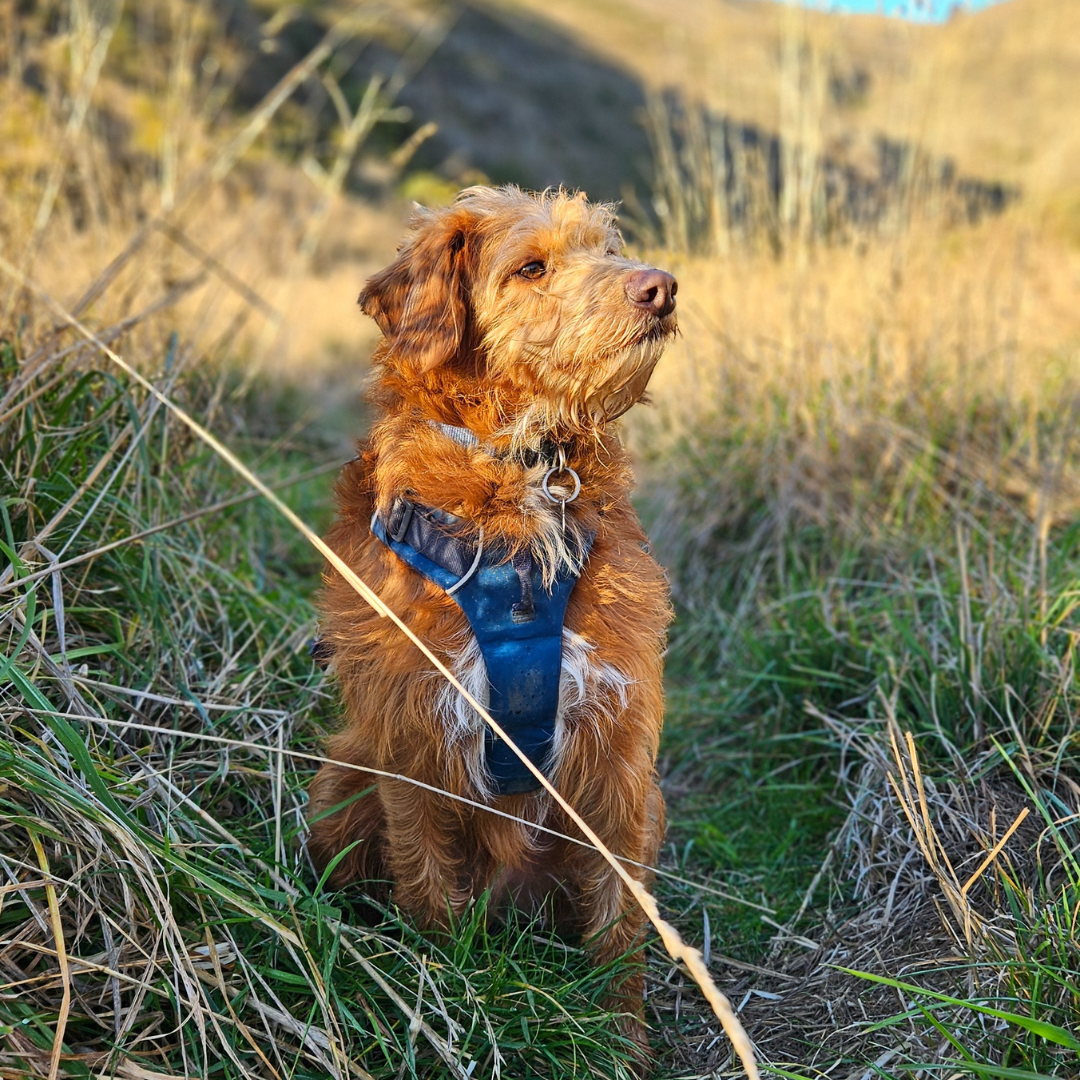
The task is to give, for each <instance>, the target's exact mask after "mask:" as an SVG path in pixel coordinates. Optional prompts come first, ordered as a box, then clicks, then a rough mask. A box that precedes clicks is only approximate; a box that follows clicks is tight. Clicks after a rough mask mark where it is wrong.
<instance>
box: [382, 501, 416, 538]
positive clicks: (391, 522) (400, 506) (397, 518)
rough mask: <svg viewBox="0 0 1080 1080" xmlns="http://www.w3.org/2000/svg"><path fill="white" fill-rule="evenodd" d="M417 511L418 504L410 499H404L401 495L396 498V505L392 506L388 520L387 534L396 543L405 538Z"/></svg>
mask: <svg viewBox="0 0 1080 1080" xmlns="http://www.w3.org/2000/svg"><path fill="white" fill-rule="evenodd" d="M415 512H416V506H415V505H414V504H413V503H411V502H409V500H408V499H403V498H402V497H401V496H400V495H399V496H398V497H397V498H396V499H395V500H394V505H393V506H391V507H390V516H389V519H388V520H387V522H386V535H387V536H389V537H390V539H391V540H393V541H394V543H395V544H400V543H401V541H402V540H404V539H405V534H406V533H407V532H408V531H409V526H410V525H411V524H412V518H413V514H414V513H415Z"/></svg>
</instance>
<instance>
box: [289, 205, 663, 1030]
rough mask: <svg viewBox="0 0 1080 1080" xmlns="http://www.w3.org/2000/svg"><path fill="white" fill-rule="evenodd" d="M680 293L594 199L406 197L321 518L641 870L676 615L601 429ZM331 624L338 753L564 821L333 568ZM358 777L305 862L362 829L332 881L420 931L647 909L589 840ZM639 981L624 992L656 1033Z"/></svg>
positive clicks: (564, 824) (652, 818) (596, 931)
mask: <svg viewBox="0 0 1080 1080" xmlns="http://www.w3.org/2000/svg"><path fill="white" fill-rule="evenodd" d="M675 291H676V283H675V279H674V278H673V277H671V275H670V274H667V273H664V272H663V271H661V270H656V269H653V268H651V267H648V266H645V265H643V264H642V263H640V262H635V261H633V260H631V259H628V258H626V257H625V255H624V254H623V245H622V240H621V237H620V235H619V232H618V229H617V227H616V224H615V218H614V215H613V210H612V208H611V207H609V206H603V205H593V204H590V203H588V202H587V201H586V199H585V197H584V195H569V194H566V193H564V192H561V191H560V192H557V193H551V192H549V193H545V194H543V195H529V194H525V193H524V192H522V191H519V190H518V189H516V188H512V187H508V188H499V189H492V188H483V187H477V188H471V189H469V190H467V191H464V192H462V193H461V195H459V196H458V198H457V200H456V201H455V202H454V203H453V205H452V206H450V207H448V208H446V209H444V210H435V211H418V213H417V215H416V217H415V219H414V221H413V223H412V227H411V231H410V233H409V235H408V237H407V238H406V240H405V241H404V243H403V244H402V246H401V248H400V251H399V254H398V257H397V259H396V261H395V262H394V263H393V264H392V265H391V266H389V267H388V268H387V269H385V270H383V271H382V272H381V273H379V274H377V275H376V276H375V277H373V278H372V279H371V280H370V281H369V282H368V284H367V287H366V288H365V289H364V291H363V293H362V294H361V296H360V303H361V306H362V308H363V310H364V312H365V313H366V314H368V315H370V316H371V317H372V318H374V319H375V320H376V322H377V323H378V324H379V327H380V329H381V330H382V333H383V338H382V342H381V343H380V345H379V347H378V350H377V351H376V353H375V357H374V362H375V365H376V372H377V381H376V383H375V387H374V390H373V393H372V397H373V400H374V402H375V404H376V406H377V408H378V409H379V410H380V416H379V419H378V421H377V423H376V424H375V426H374V429H373V430H372V433H371V436H370V438H369V439H368V441H367V442H366V443H365V444H364V445H363V446H362V448H361V454H360V456H359V457H358V458H357V459H356V460H355V461H353V462H351V463H350V464H348V465H347V466H346V467H345V469H344V471H343V472H342V474H341V478H340V480H339V482H338V485H337V501H338V516H337V519H336V521H335V523H334V525H333V527H332V528H331V530H330V532H329V533H328V535H327V541H328V542H329V544H330V545H331V546H332V547H333V548H334V549H335V551H337V552H338V553H339V554H340V555H341V556H342V558H344V559H345V560H346V561H347V562H348V563H349V565H350V566H352V567H353V568H354V569H355V571H356V572H357V573H358V574H359V575H360V576H361V577H362V578H363V579H364V580H365V581H366V582H367V583H368V584H369V585H371V586H372V587H373V588H374V589H375V590H376V591H377V592H378V593H379V594H380V596H381V597H382V598H383V599H384V600H385V601H386V603H387V604H388V605H389V606H390V607H391V608H393V609H394V610H395V611H397V612H398V613H399V614H400V615H402V616H403V617H404V618H405V619H406V620H407V622H408V624H409V625H410V627H411V628H412V629H413V630H414V631H415V633H416V634H417V635H418V636H419V637H420V638H421V639H422V640H424V641H425V642H427V643H428V645H429V646H430V647H431V648H432V649H433V650H435V651H436V652H437V654H438V655H439V656H440V657H442V658H444V661H445V663H446V664H447V665H448V666H449V667H450V669H451V670H453V671H454V672H455V673H456V674H457V676H458V678H460V680H461V681H462V683H463V684H464V685H465V686H466V687H468V688H469V690H470V692H471V693H473V694H474V695H475V696H476V697H477V698H478V699H479V700H481V701H482V702H485V703H488V705H489V708H490V709H491V710H492V712H493V714H495V715H496V719H500V721H501V722H502V723H503V725H504V727H507V728H508V730H510V731H511V733H512V734H513V733H515V732H516V733H517V735H516V738H519V739H520V741H521V743H522V745H523V748H526V749H527V752H528V753H529V756H530V757H531V758H532V759H533V760H534V761H535V762H536V763H537V764H538V765H539V766H540V767H541V768H543V769H544V771H545V772H546V775H547V776H548V777H549V778H550V780H551V781H552V783H553V784H554V785H555V787H556V788H557V789H558V790H559V791H560V792H561V794H562V795H563V796H564V797H565V798H566V799H567V800H568V801H569V802H570V804H571V805H572V806H574V807H575V808H576V809H577V810H578V812H579V813H580V814H581V815H582V816H583V817H584V818H585V820H586V821H588V822H589V824H590V825H591V826H592V827H593V828H594V829H595V830H596V832H597V833H598V834H599V835H600V837H601V838H602V839H603V841H604V842H605V843H606V844H607V845H608V846H609V847H610V848H611V849H612V850H613V851H614V852H615V853H616V854H617V855H621V856H624V857H626V858H628V859H632V860H634V861H635V862H638V863H644V864H646V865H648V864H652V863H653V861H654V859H655V856H656V853H657V848H658V846H659V843H660V840H661V837H662V834H663V829H664V804H663V798H662V796H661V794H660V790H659V788H658V787H657V783H656V776H655V769H654V764H655V759H656V752H657V741H658V737H659V734H660V727H661V723H662V718H663V691H662V685H661V666H662V665H661V652H662V649H663V646H664V641H665V633H666V627H667V624H668V620H669V614H670V612H669V603H668V591H667V587H666V584H665V580H664V576H663V573H662V571H661V570H660V568H659V566H657V564H656V563H655V562H654V561H653V559H652V558H651V557H650V555H649V553H648V545H647V543H646V538H645V536H644V534H643V532H642V529H641V525H640V523H639V522H638V518H637V516H636V514H635V512H634V510H633V507H632V506H631V504H630V501H629V497H628V493H629V490H630V486H631V474H630V468H629V464H628V461H627V456H626V453H625V451H624V450H623V448H622V446H621V444H620V442H619V440H618V437H617V436H616V434H615V433H614V432H613V431H612V430H611V422H612V421H613V420H614V419H615V418H616V417H618V416H620V415H621V414H622V413H624V412H625V411H626V410H627V409H628V408H629V407H630V406H631V405H633V404H634V403H635V402H636V401H638V400H639V399H640V398H641V396H642V394H643V393H644V391H645V386H646V383H647V382H648V380H649V376H650V375H651V373H652V370H653V368H654V366H655V364H656V362H657V360H658V359H659V357H660V354H661V352H662V351H663V349H664V345H665V343H666V342H667V340H668V338H669V337H671V336H672V334H674V333H675V329H676V324H675V315H674V308H675ZM563 604H565V611H563V608H562V605H563ZM560 616H562V618H561V621H560ZM322 619H323V621H322V638H321V642H320V649H321V652H322V653H323V655H325V656H326V657H328V658H330V662H331V664H332V667H333V670H334V672H335V673H336V675H337V678H338V680H339V681H340V683H341V688H342V692H343V694H344V698H345V706H346V718H345V723H344V727H343V728H342V730H341V731H340V733H338V734H337V735H335V736H334V737H333V738H332V739H331V740H330V742H329V745H328V753H329V755H330V756H331V757H333V758H335V759H338V760H341V761H345V762H352V763H355V764H358V765H364V766H368V767H374V768H377V769H381V770H385V771H387V772H391V773H396V774H400V775H403V776H406V777H410V778H412V779H414V780H419V781H422V782H423V783H424V784H427V785H430V786H431V787H433V788H437V789H443V790H446V791H449V792H453V793H456V794H458V795H462V796H465V797H466V798H468V799H471V800H473V801H478V802H482V803H489V804H490V805H493V806H495V807H497V808H498V809H499V810H502V811H504V812H506V813H508V814H511V815H513V816H514V817H517V818H520V819H524V820H525V821H528V822H535V823H537V824H540V825H543V826H545V827H547V828H548V829H552V830H555V831H557V832H562V833H566V834H569V835H576V830H575V828H574V826H573V825H572V824H571V823H570V822H569V821H568V820H566V819H565V817H564V816H563V814H562V813H561V811H560V810H559V809H558V808H557V806H555V805H554V803H553V802H552V800H551V799H550V797H549V796H548V795H547V794H546V793H545V792H544V791H543V790H535V787H536V785H535V783H534V782H532V778H531V777H530V776H528V775H527V774H525V773H524V772H523V770H522V769H521V767H520V765H519V763H518V761H517V759H515V758H513V757H512V756H511V755H509V754H508V753H507V752H506V751H505V747H504V746H503V745H502V744H499V743H497V741H495V742H493V740H492V739H491V737H490V735H489V734H488V733H486V730H485V728H486V725H485V724H484V723H483V721H482V720H481V719H480V717H479V716H477V715H476V714H475V712H474V711H473V710H472V709H471V708H470V707H469V706H468V704H467V703H466V702H465V701H464V700H463V699H462V698H461V696H460V694H458V693H457V691H455V690H454V689H453V688H452V687H450V686H449V685H448V684H446V683H445V681H444V680H443V679H442V678H440V677H439V676H438V675H437V674H436V673H435V672H434V671H433V670H432V669H431V668H430V666H429V664H427V663H426V662H425V659H424V657H423V656H422V655H421V654H420V652H419V651H418V650H417V649H416V648H414V647H413V645H411V644H410V643H409V642H408V641H407V640H406V639H405V637H404V636H403V635H402V634H401V633H400V632H399V631H398V630H396V629H395V627H394V626H393V625H392V624H391V623H390V622H389V621H388V620H385V619H382V618H380V617H379V616H377V615H376V614H375V612H374V611H373V610H372V609H371V608H370V607H368V606H367V604H365V603H364V601H363V600H361V599H360V597H359V596H357V595H356V594H355V593H354V592H353V590H352V589H351V588H350V586H349V585H348V584H347V583H346V582H345V581H344V580H343V579H342V578H341V577H340V576H339V575H338V574H336V573H333V572H330V573H329V574H328V576H327V578H326V583H325V589H324V591H323V595H322ZM537 627H539V629H537ZM545 635H546V636H545ZM523 718H524V719H523ZM515 725H516V726H515ZM371 784H372V778H371V775H370V774H365V773H362V772H358V771H355V770H349V769H347V768H342V767H340V766H338V765H324V766H323V767H322V769H321V770H320V771H319V773H318V775H317V776H316V778H315V780H314V781H313V783H312V786H311V813H312V817H313V824H312V826H311V835H310V840H309V849H310V851H311V853H312V856H313V857H314V859H315V862H316V863H317V864H318V865H320V866H325V865H326V864H328V863H329V862H330V860H331V859H333V857H334V856H335V855H338V854H339V853H340V852H342V851H344V850H345V849H346V848H349V846H350V845H355V846H353V847H352V848H351V849H350V850H349V851H348V854H347V855H346V856H345V857H344V858H343V859H342V860H341V861H340V862H339V863H338V865H337V867H336V868H335V870H334V872H333V876H332V882H333V883H334V884H344V883H346V882H348V881H352V880H355V879H368V880H371V879H383V880H386V879H388V880H389V881H391V882H392V883H393V884H392V889H393V900H394V902H395V903H396V904H398V905H399V906H400V907H402V908H403V909H405V910H407V911H409V912H411V913H412V914H413V916H414V917H416V918H417V919H418V920H420V921H421V922H422V923H424V924H427V925H440V924H442V925H445V924H446V922H447V920H448V917H449V914H450V913H454V912H459V911H461V910H462V909H463V907H464V906H465V905H466V904H467V903H468V901H469V900H470V898H472V897H475V896H478V895H479V894H480V893H482V892H483V891H484V890H491V893H492V902H493V903H496V904H497V903H499V902H500V901H506V900H508V899H512V900H514V901H515V902H517V903H519V904H525V905H527V906H528V905H535V904H536V903H537V902H538V901H540V900H541V899H542V898H548V899H549V900H550V902H551V904H552V909H553V910H554V911H555V913H556V917H557V918H559V919H560V920H563V921H564V922H565V924H567V925H569V926H571V927H573V928H574V929H576V930H577V931H579V932H580V933H582V934H583V935H584V936H585V938H586V940H587V941H589V942H590V943H591V948H592V949H593V951H594V954H595V956H596V957H597V959H598V960H599V961H601V962H603V961H607V960H610V959H613V958H615V957H618V956H620V955H621V954H623V953H625V952H627V951H628V950H631V949H633V947H634V945H635V943H636V942H637V941H638V939H639V937H640V934H641V932H642V927H643V914H642V912H641V911H640V909H639V908H638V907H637V905H636V903H635V901H634V900H633V898H632V896H631V894H630V892H629V891H628V890H627V889H626V888H625V886H624V885H623V884H622V883H621V882H620V881H619V879H618V877H617V876H616V875H615V873H614V872H613V871H612V870H611V868H610V866H609V865H608V864H607V863H606V862H605V861H604V859H603V858H602V857H601V856H600V855H599V854H598V853H597V852H596V851H594V850H592V849H591V848H588V847H582V846H579V845H576V844H573V843H570V842H567V841H563V840H560V839H558V838H555V837H552V836H551V835H550V834H549V833H545V832H541V831H539V830H537V829H534V828H531V827H530V826H529V825H527V824H521V823H519V822H515V821H511V820H508V819H507V818H505V817H499V816H496V815H494V814H490V813H487V812H485V811H483V810H480V809H477V808H475V807H471V806H469V805H467V804H466V803H462V802H460V801H455V800H451V799H448V798H446V797H444V796H442V795H440V794H436V793H434V792H432V791H430V790H426V789H424V788H419V787H417V786H414V785H412V784H408V783H405V782H404V781H401V780H396V779H379V780H378V781H377V785H376V790H375V791H374V792H373V793H372V794H369V795H367V796H365V797H361V798H357V797H356V796H358V794H359V793H360V792H361V791H362V790H363V789H365V788H367V787H369V786H370V785H371ZM530 788H534V790H529V789H530ZM334 807H340V808H339V809H337V810H336V811H334V812H331V813H327V811H331V810H332V809H333V808H334ZM320 815H322V816H320ZM630 870H631V872H632V873H634V874H638V875H642V874H643V871H641V870H639V869H637V868H635V867H633V866H631V867H630ZM632 970H635V973H634V974H632V975H631V976H630V977H629V978H628V979H627V980H626V981H625V982H624V983H623V984H622V985H621V986H620V987H618V988H617V990H616V993H615V997H616V998H617V999H618V1000H619V1002H620V1003H621V1005H622V1007H623V1008H624V1009H625V1011H626V1012H627V1013H628V1014H629V1015H628V1020H627V1030H628V1031H629V1033H630V1034H631V1035H632V1037H633V1038H635V1039H636V1040H637V1041H638V1042H639V1043H641V1044H642V1045H644V1041H645V1036H644V1025H643V1023H642V1021H641V1019H640V1017H641V1012H642V1004H641V997H642V993H641V992H642V977H641V973H640V967H638V968H636V969H632Z"/></svg>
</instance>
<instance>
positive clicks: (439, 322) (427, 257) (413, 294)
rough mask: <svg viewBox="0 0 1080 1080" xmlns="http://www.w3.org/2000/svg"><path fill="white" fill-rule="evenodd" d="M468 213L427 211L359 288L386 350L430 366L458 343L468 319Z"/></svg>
mask: <svg viewBox="0 0 1080 1080" xmlns="http://www.w3.org/2000/svg"><path fill="white" fill-rule="evenodd" d="M474 226H475V220H474V218H473V216H472V215H471V214H468V213H466V212H464V211H461V210H458V209H455V208H451V209H449V210H444V211H439V212H437V213H435V214H432V215H430V216H429V217H428V218H427V219H426V220H424V221H423V222H422V223H421V224H420V226H419V228H418V229H417V231H416V232H415V233H414V234H413V236H412V237H410V239H409V240H408V241H406V243H405V244H404V245H403V247H402V248H401V250H400V251H399V252H398V257H397V259H396V260H395V261H394V262H393V263H391V264H390V266H388V267H387V268H386V269H385V270H382V271H380V272H379V273H378V274H376V275H375V276H374V277H373V278H372V279H371V280H370V281H369V282H368V283H367V285H365V286H364V291H363V292H362V293H361V294H360V310H361V311H363V312H364V314H365V315H370V316H371V317H372V318H373V319H374V320H375V321H376V322H377V323H378V324H379V329H380V330H382V332H383V336H384V337H385V338H386V339H387V341H388V342H389V343H390V349H389V353H388V356H389V357H391V358H393V359H395V360H397V361H399V362H405V363H407V364H410V365H411V366H412V367H414V368H415V369H416V370H418V371H420V372H425V371H430V370H431V369H432V368H435V367H438V366H439V364H444V363H446V361H447V360H449V359H451V358H452V357H453V356H454V354H455V353H456V352H457V351H458V349H459V348H460V346H461V343H462V339H463V337H464V334H465V324H466V321H467V319H468V299H469V298H468V289H469V281H468V267H467V262H468V257H469V252H468V251H467V248H468V247H470V246H471V245H470V244H469V240H470V236H471V233H472V231H473V228H474Z"/></svg>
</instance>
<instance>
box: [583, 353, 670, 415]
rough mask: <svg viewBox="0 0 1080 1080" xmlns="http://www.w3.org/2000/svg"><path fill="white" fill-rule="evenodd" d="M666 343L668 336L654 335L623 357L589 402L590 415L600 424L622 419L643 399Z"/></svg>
mask: <svg viewBox="0 0 1080 1080" xmlns="http://www.w3.org/2000/svg"><path fill="white" fill-rule="evenodd" d="M666 339H667V335H666V334H664V335H663V336H659V335H653V334H650V335H648V336H647V337H645V338H643V339H642V340H641V341H638V342H636V343H635V344H633V345H631V346H630V348H629V349H627V350H626V352H625V353H623V355H622V357H620V361H619V363H618V365H617V368H616V371H615V373H614V374H613V375H612V376H611V378H609V379H608V380H607V381H606V382H604V383H603V384H602V385H601V386H600V387H598V388H597V390H596V391H595V392H594V393H593V394H592V395H591V396H590V398H589V400H588V403H587V407H588V411H589V414H590V415H591V416H592V417H593V419H594V420H595V421H596V422H597V423H608V422H610V421H612V420H616V419H618V418H619V417H620V416H622V415H623V413H625V412H627V411H628V410H629V409H630V408H631V407H632V406H634V405H636V404H637V403H638V402H639V401H640V400H641V399H642V397H643V396H644V394H645V388H646V387H647V386H648V385H649V379H651V378H652V373H653V370H654V369H655V368H656V365H657V362H658V361H659V360H660V356H661V354H662V353H663V351H664V345H665V343H666Z"/></svg>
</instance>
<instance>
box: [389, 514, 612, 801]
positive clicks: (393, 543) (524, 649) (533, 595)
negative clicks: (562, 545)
mask: <svg viewBox="0 0 1080 1080" xmlns="http://www.w3.org/2000/svg"><path fill="white" fill-rule="evenodd" d="M460 523H461V519H460V518H457V517H455V516H454V515H453V514H448V513H446V512H445V511H442V510H434V509H431V508H430V507H426V506H420V505H419V504H417V503H412V502H409V501H408V500H407V499H403V498H401V497H398V498H397V499H395V500H394V504H393V506H392V507H391V510H390V513H389V514H388V515H387V521H385V522H384V521H383V520H382V518H381V517H380V516H379V515H378V514H376V515H375V516H374V517H373V518H372V520H371V531H372V533H374V535H375V536H377V537H378V538H379V539H380V540H381V541H382V542H383V543H384V544H385V545H386V546H387V547H388V548H389V549H390V550H391V551H392V552H393V553H394V554H395V555H397V556H398V558H400V559H402V560H403V561H404V562H406V563H408V564H409V566H411V567H412V568H413V569H414V570H416V571H417V572H418V573H420V574H423V575H424V577H426V578H427V579H428V581H431V582H434V583H435V584H436V585H438V586H439V588H441V589H443V590H444V591H445V592H446V593H447V595H449V596H451V597H453V599H454V601H455V602H456V603H457V605H458V607H460V608H461V610H462V611H463V612H464V613H465V617H466V618H467V619H468V620H469V625H470V627H472V632H473V634H474V635H475V636H476V641H477V643H478V644H479V646H480V652H481V654H482V655H483V657H484V664H485V666H486V668H487V677H488V683H489V684H490V692H489V693H490V696H489V698H488V711H489V712H490V713H491V715H492V717H493V718H494V719H495V720H496V721H497V722H498V723H499V725H500V726H501V727H502V729H503V730H504V731H505V732H506V733H507V735H509V736H510V738H511V739H513V740H514V742H515V743H516V744H517V745H518V746H519V747H520V748H521V750H522V752H523V753H524V754H525V756H526V757H527V758H528V759H529V760H530V761H531V762H532V763H533V764H534V765H535V766H536V767H537V768H538V769H539V770H540V771H541V772H542V773H544V775H545V776H546V775H547V774H548V771H549V769H550V768H551V766H552V764H553V763H552V761H551V751H552V747H553V744H554V739H555V718H556V714H557V713H558V709H559V679H560V676H561V673H562V628H563V619H564V618H565V616H566V605H567V602H568V601H569V599H570V594H571V593H572V592H573V591H574V586H575V585H576V584H577V580H578V574H574V573H571V572H570V571H567V570H565V569H564V570H561V571H560V572H559V574H558V575H557V576H556V578H555V583H554V585H553V586H552V588H551V590H550V592H549V591H548V590H547V589H545V588H544V585H543V580H542V577H541V574H540V569H539V567H537V566H536V564H535V562H534V560H533V558H532V555H531V554H530V553H529V552H527V551H526V552H519V553H518V554H516V555H514V556H513V557H512V558H511V557H508V555H507V552H506V550H505V549H504V548H502V547H501V546H500V545H494V546H492V547H490V548H486V547H484V546H483V543H482V541H481V542H477V543H473V542H470V541H467V540H465V539H463V538H462V537H461V536H460V535H456V534H455V531H454V530H455V526H457V525H460ZM591 546H592V537H589V538H588V539H587V540H586V541H585V544H584V550H583V551H581V552H580V559H579V560H578V563H579V565H580V564H582V563H584V561H585V558H586V557H587V556H588V553H589V549H590V548H591ZM484 756H485V764H486V766H487V771H488V774H489V776H490V777H491V780H492V787H493V788H494V790H495V791H496V792H497V793H498V794H500V795H516V794H519V793H521V792H526V791H535V790H536V789H537V788H538V787H539V786H540V785H539V783H538V782H537V780H536V778H535V777H534V776H533V775H532V773H530V772H529V771H528V769H526V768H525V766H524V764H523V763H522V762H521V761H520V760H519V759H518V757H517V755H516V754H515V753H514V752H513V751H512V750H511V749H510V747H509V746H507V745H506V743H504V742H503V741H502V740H501V739H499V738H498V737H497V736H496V735H495V733H494V732H493V731H492V730H491V729H490V728H488V729H486V731H485V739H484Z"/></svg>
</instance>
